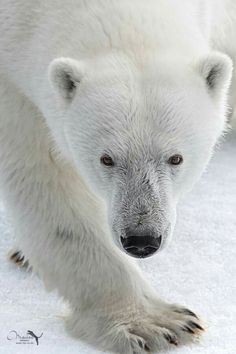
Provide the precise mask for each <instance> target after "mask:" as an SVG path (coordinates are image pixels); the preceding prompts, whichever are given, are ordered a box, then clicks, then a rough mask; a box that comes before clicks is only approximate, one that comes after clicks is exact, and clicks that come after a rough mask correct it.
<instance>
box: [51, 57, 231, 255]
mask: <svg viewBox="0 0 236 354" xmlns="http://www.w3.org/2000/svg"><path fill="white" fill-rule="evenodd" d="M231 75H232V63H231V60H230V59H229V58H228V57H227V56H225V55H223V54H220V53H218V52H213V53H209V54H207V55H205V56H203V57H201V58H197V59H195V60H188V59H186V58H182V57H181V58H179V59H178V58H176V57H174V58H172V57H171V56H169V55H168V56H167V55H166V56H165V57H158V58H156V59H155V60H154V58H150V61H149V62H148V63H146V64H141V63H137V62H135V61H134V60H132V59H130V58H129V59H128V58H127V57H125V56H124V55H120V54H119V55H118V54H117V53H114V54H112V55H111V54H109V55H107V56H106V57H104V56H103V57H96V58H95V59H90V60H85V61H82V62H80V61H77V60H74V59H70V58H58V59H55V60H53V62H52V63H51V64H50V67H49V77H50V81H51V83H52V89H53V91H52V96H53V97H54V98H55V100H53V99H52V101H53V102H54V103H53V104H54V107H53V110H54V112H56V114H55V113H54V114H53V118H50V119H52V124H51V126H52V130H53V134H54V136H55V139H56V140H57V142H58V144H59V146H60V147H61V149H62V150H63V151H64V152H65V154H67V155H68V154H69V155H70V157H71V158H72V159H73V161H74V163H75V164H76V166H77V168H78V170H79V172H80V174H81V175H82V176H83V177H84V179H85V180H86V182H87V184H88V186H89V187H90V188H91V190H92V191H93V192H95V193H96V194H97V195H99V196H100V197H102V198H103V199H104V200H105V201H106V204H107V210H108V221H109V224H110V227H111V231H112V235H113V238H114V240H115V242H116V244H118V245H119V246H120V247H121V248H122V249H125V250H126V252H127V253H129V254H130V255H132V256H134V257H140V258H141V257H147V256H150V255H152V254H154V253H155V252H156V251H157V250H158V249H161V248H162V247H163V246H164V245H165V244H166V243H167V240H168V239H170V236H171V234H172V232H173V229H174V225H175V219H176V205H177V202H178V200H179V198H180V197H181V196H182V195H183V193H185V192H186V191H188V190H189V189H190V188H191V187H192V186H193V184H194V183H195V182H196V181H197V180H198V179H199V177H200V175H201V174H202V172H203V170H204V169H205V167H206V165H207V163H208V161H209V159H210V157H211V155H212V152H213V149H214V146H215V144H216V142H217V140H218V138H219V137H220V136H221V134H222V132H223V131H224V129H225V126H226V124H225V120H226V118H225V117H226V113H227V105H226V98H227V97H226V96H227V91H228V87H229V84H230V79H231ZM55 116H56V117H55ZM50 119H49V125H50Z"/></svg>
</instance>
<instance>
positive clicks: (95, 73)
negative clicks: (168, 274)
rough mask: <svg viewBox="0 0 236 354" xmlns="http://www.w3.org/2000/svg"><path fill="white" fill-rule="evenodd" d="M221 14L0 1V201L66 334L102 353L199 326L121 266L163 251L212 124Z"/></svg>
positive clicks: (124, 0) (229, 7)
mask: <svg viewBox="0 0 236 354" xmlns="http://www.w3.org/2000/svg"><path fill="white" fill-rule="evenodd" d="M235 18H236V6H235V4H234V1H233V0H225V1H223V0H195V1H193V0H191V1H190V0H181V1H180V0H158V1H157V0H150V1H149V2H147V1H145V0H136V1H134V0H120V1H115V0H99V1H98V0H77V1H73V0H67V1H66V2H64V1H62V0H54V1H44V0H38V1H33V2H32V1H31V0H24V1H23V0H8V1H5V0H0V30H1V37H0V78H1V80H0V171H1V174H0V183H1V190H2V192H1V193H2V195H3V198H4V201H5V205H6V207H7V208H8V210H9V212H10V214H11V216H12V222H13V225H14V228H15V233H16V238H17V246H18V247H19V249H20V250H22V252H23V254H24V255H25V257H26V259H29V260H30V264H31V265H32V266H33V268H34V269H35V271H37V272H39V274H40V275H41V277H42V279H43V280H44V282H45V286H46V288H47V289H57V290H58V292H59V294H60V295H61V296H62V297H63V298H64V299H66V300H68V301H69V303H70V305H71V309H72V313H71V316H70V317H69V318H68V320H67V328H68V329H69V330H70V332H71V333H72V334H73V335H74V336H76V337H78V338H82V339H84V340H86V341H87V342H88V343H91V344H93V345H95V346H97V347H98V348H100V349H102V350H108V351H110V352H115V353H122V354H132V353H139V354H141V353H144V352H148V351H156V350H161V349H165V348H168V347H169V346H173V345H178V344H183V343H188V342H191V341H193V340H194V338H195V336H196V335H197V334H199V333H200V332H201V331H202V329H203V328H202V325H201V323H200V320H199V319H198V317H197V316H196V315H195V314H194V313H193V312H192V311H190V310H188V309H186V308H184V307H182V306H180V305H172V304H168V303H166V302H164V301H163V300H161V299H160V298H159V297H158V295H157V294H156V291H155V289H153V288H152V287H151V285H150V284H148V283H147V281H146V279H144V277H143V276H142V274H141V272H140V270H139V268H138V266H137V264H136V260H135V258H145V257H148V256H151V255H153V254H155V253H157V251H159V250H161V249H162V248H163V247H165V246H166V245H167V244H168V241H169V240H170V238H171V235H172V234H173V229H174V225H175V218H176V216H175V215H176V206H177V203H178V201H179V199H180V197H181V196H182V195H183V193H185V192H186V191H188V190H189V189H190V188H191V187H192V186H193V184H194V183H195V182H196V181H197V180H198V179H199V177H200V175H201V173H202V171H203V170H204V168H205V166H206V165H207V163H208V161H209V159H210V157H211V155H212V152H213V151H214V146H215V144H216V142H217V141H218V139H219V137H220V136H221V135H222V133H223V132H224V131H225V129H226V127H227V123H226V122H227V117H228V113H229V104H231V106H232V108H233V102H235V90H234V86H235V84H236V80H235V78H233V81H232V90H231V96H230V98H229V101H228V99H227V95H228V89H229V86H230V82H231V78H232V75H233V74H232V67H233V61H234V60H235V55H236V47H235V45H234V47H232V45H233V43H234V35H235V23H236V21H235ZM230 57H231V58H230ZM228 103H229V104H228ZM170 286H171V285H170Z"/></svg>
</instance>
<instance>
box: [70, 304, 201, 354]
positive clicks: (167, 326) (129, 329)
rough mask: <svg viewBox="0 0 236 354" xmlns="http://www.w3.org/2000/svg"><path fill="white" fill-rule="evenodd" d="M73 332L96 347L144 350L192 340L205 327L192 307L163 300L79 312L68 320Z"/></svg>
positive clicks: (134, 353) (129, 353)
mask: <svg viewBox="0 0 236 354" xmlns="http://www.w3.org/2000/svg"><path fill="white" fill-rule="evenodd" d="M69 327H70V332H72V333H73V334H74V335H76V337H80V338H81V339H84V340H85V341H87V342H89V343H90V344H93V345H95V346H96V347H98V348H100V349H103V350H108V351H109V352H114V353H119V354H144V353H149V352H156V351H160V350H166V349H168V348H170V347H175V346H178V345H181V344H187V343H190V342H193V341H194V340H195V339H196V338H197V337H198V336H199V334H200V333H201V332H202V331H203V327H202V324H201V323H200V320H199V319H198V317H197V316H196V315H195V314H194V313H193V312H192V311H190V310H188V309H185V308H183V307H180V306H177V305H167V304H165V303H162V302H158V301H157V302H156V304H154V303H151V304H145V306H141V307H139V308H138V309H135V310H134V308H133V306H132V307H130V308H127V307H124V308H123V310H122V311H121V310H120V311H119V312H115V313H114V312H113V313H112V312H111V313H110V314H107V315H105V314H103V315H98V314H97V315H96V313H95V314H93V315H92V314H91V313H90V315H89V316H88V317H85V314H84V315H81V314H77V315H75V314H74V315H73V317H71V319H70V322H69Z"/></svg>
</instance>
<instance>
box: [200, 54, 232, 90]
mask: <svg viewBox="0 0 236 354" xmlns="http://www.w3.org/2000/svg"><path fill="white" fill-rule="evenodd" d="M199 69H200V74H201V76H202V77H203V78H204V80H205V82H206V85H207V88H208V90H209V92H210V93H211V94H212V95H213V96H217V95H219V94H222V93H223V94H224V93H226V91H227V90H228V88H229V85H230V82H231V78H232V71H233V63H232V60H231V59H230V58H229V57H228V56H227V55H225V54H221V53H218V52H215V53H212V54H210V55H208V56H207V57H205V58H203V59H202V60H201V61H200V65H199Z"/></svg>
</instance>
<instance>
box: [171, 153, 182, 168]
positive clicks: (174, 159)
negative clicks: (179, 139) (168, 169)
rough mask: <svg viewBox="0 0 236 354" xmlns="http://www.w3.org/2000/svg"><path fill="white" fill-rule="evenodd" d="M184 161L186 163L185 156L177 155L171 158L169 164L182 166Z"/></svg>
mask: <svg viewBox="0 0 236 354" xmlns="http://www.w3.org/2000/svg"><path fill="white" fill-rule="evenodd" d="M183 161H184V159H183V156H181V155H178V154H176V155H173V156H171V157H170V158H169V161H168V162H169V164H170V165H174V166H178V165H181V163H183Z"/></svg>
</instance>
